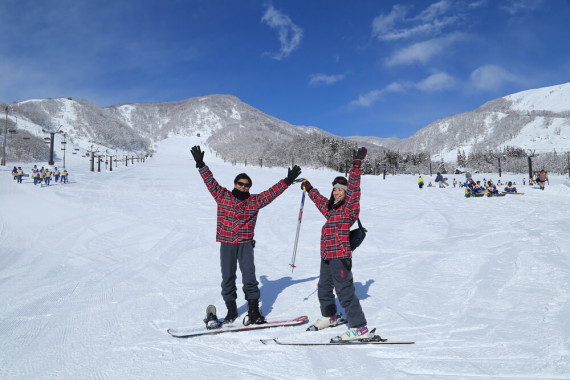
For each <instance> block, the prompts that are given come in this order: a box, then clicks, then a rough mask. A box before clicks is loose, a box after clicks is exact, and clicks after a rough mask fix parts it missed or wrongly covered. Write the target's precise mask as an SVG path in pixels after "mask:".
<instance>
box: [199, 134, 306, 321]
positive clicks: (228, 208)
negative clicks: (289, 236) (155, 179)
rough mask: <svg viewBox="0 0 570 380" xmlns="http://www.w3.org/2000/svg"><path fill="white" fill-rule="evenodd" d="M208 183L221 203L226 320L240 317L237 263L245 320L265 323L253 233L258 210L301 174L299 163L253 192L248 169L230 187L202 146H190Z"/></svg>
mask: <svg viewBox="0 0 570 380" xmlns="http://www.w3.org/2000/svg"><path fill="white" fill-rule="evenodd" d="M191 152H192V156H193V157H194V160H195V161H196V167H197V168H199V172H200V175H201V176H202V179H203V180H204V183H205V184H206V187H207V188H208V190H209V191H210V193H211V194H212V196H213V197H214V199H215V200H216V203H217V204H218V218H217V229H216V241H217V242H219V243H221V246H220V266H221V269H222V297H223V299H224V302H225V303H226V306H227V309H228V313H227V315H226V317H225V318H224V321H223V322H224V323H231V322H233V321H234V320H236V319H237V317H238V310H237V304H236V299H237V287H236V271H237V265H238V263H239V267H240V270H241V275H242V282H243V292H244V293H245V298H246V300H247V303H248V306H247V314H248V319H247V320H246V323H245V324H252V323H255V324H262V323H265V322H266V321H265V318H264V317H263V315H262V314H261V311H260V310H259V297H260V293H259V287H258V285H259V282H258V281H257V279H256V276H255V263H254V255H253V248H254V246H255V240H253V234H254V229H255V223H256V221H257V214H258V212H259V210H260V209H261V208H263V207H265V206H267V205H268V204H269V203H271V202H272V201H273V200H274V199H275V198H277V197H278V196H279V195H281V194H282V193H283V192H284V191H285V189H287V187H289V186H290V185H291V184H292V183H293V181H294V180H295V179H296V178H297V177H298V176H299V174H301V168H300V167H299V166H297V165H295V166H293V169H288V173H287V177H286V178H285V179H282V180H280V181H279V182H277V183H276V184H275V185H273V186H272V187H271V188H270V189H269V190H266V191H264V192H262V193H260V194H250V193H249V189H250V188H251V186H252V181H251V178H249V176H248V175H247V174H245V173H241V174H238V175H237V176H236V178H235V179H234V188H233V189H232V190H228V189H226V188H225V187H222V186H220V184H219V183H218V181H216V180H215V179H214V176H213V174H212V172H211V171H210V169H209V168H208V166H206V164H205V163H204V152H202V151H201V149H200V147H199V146H197V145H196V146H194V147H192V149H191Z"/></svg>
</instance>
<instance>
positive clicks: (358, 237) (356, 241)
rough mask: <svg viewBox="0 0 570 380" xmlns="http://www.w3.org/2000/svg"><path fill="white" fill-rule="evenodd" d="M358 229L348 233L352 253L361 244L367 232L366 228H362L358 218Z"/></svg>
mask: <svg viewBox="0 0 570 380" xmlns="http://www.w3.org/2000/svg"><path fill="white" fill-rule="evenodd" d="M357 221H358V228H356V229H354V230H352V231H350V235H349V240H350V250H351V251H354V250H355V249H356V248H358V246H359V245H360V244H361V243H362V241H363V240H364V238H365V237H366V233H367V232H368V231H367V230H366V228H364V227H362V223H360V218H358V220H357Z"/></svg>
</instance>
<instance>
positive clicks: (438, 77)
mask: <svg viewBox="0 0 570 380" xmlns="http://www.w3.org/2000/svg"><path fill="white" fill-rule="evenodd" d="M454 85H455V79H454V78H453V77H452V76H450V75H448V74H446V73H436V74H433V75H430V76H429V77H427V78H426V79H424V80H423V81H421V82H419V83H418V84H417V85H416V87H417V88H418V89H419V90H421V91H424V92H436V91H443V90H447V89H450V88H452V87H453V86H454Z"/></svg>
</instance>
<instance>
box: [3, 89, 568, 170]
mask: <svg viewBox="0 0 570 380" xmlns="http://www.w3.org/2000/svg"><path fill="white" fill-rule="evenodd" d="M569 99H570V83H565V84H561V85H557V86H552V87H545V88H539V89H534V90H528V91H523V92H520V93H516V94H512V95H509V96H505V97H502V98H498V99H495V100H492V101H489V102H487V103H486V104H484V105H482V106H481V107H479V108H477V109H475V110H473V111H471V112H465V113H461V114H458V115H453V116H449V117H446V118H444V119H441V120H437V121H435V122H433V123H431V124H429V125H428V126H426V127H425V128H423V129H421V130H419V131H418V132H417V133H416V134H415V135H413V136H411V137H409V138H407V139H397V138H380V137H373V136H372V137H351V138H346V139H343V138H340V137H336V136H333V135H331V134H330V133H328V132H325V131H323V130H321V129H319V128H316V127H306V126H296V125H292V124H290V123H288V122H286V121H282V120H279V119H277V118H274V117H272V116H270V115H267V114H265V113H263V112H262V111H260V110H257V109H255V108H253V107H251V106H250V105H248V104H246V103H244V102H242V101H240V100H239V99H238V98H237V97H235V96H232V95H208V96H201V97H196V98H190V99H187V100H183V101H179V102H165V103H133V104H121V105H115V106H111V107H105V108H101V107H98V106H97V105H95V104H93V103H90V102H88V101H86V100H75V99H64V98H61V99H42V100H28V101H24V102H17V103H13V104H10V105H8V107H9V112H8V124H9V127H10V128H15V129H17V130H21V131H22V132H27V133H30V134H31V135H32V137H35V140H34V138H32V139H28V140H31V142H30V141H28V142H26V143H25V144H23V143H22V142H18V139H17V138H16V140H17V141H15V142H14V143H10V144H9V154H12V155H13V156H15V158H17V159H20V160H26V159H28V160H29V159H30V158H32V157H25V154H27V153H28V152H29V151H30V149H26V147H27V146H29V145H30V144H32V142H33V143H34V144H35V145H38V141H39V142H40V143H41V142H42V140H43V138H44V137H46V136H47V135H46V133H45V132H42V130H45V129H51V130H56V129H58V128H59V129H60V130H61V132H65V133H66V136H67V139H68V141H67V142H68V144H71V145H68V148H71V147H73V148H74V149H75V150H81V151H87V150H93V149H99V151H106V150H107V151H109V150H111V151H112V150H114V151H120V150H122V151H124V152H133V153H137V154H143V153H152V151H153V149H154V146H155V144H156V143H157V142H158V141H162V140H164V139H165V138H167V137H169V136H194V135H198V134H201V135H203V136H206V137H208V138H207V140H206V143H207V145H208V146H209V147H210V148H211V149H213V150H214V151H216V153H217V154H219V155H220V156H221V157H222V158H224V159H225V160H229V161H237V160H240V161H241V162H243V161H246V162H256V163H257V161H258V160H260V159H261V158H263V159H264V160H266V161H264V162H265V163H267V164H268V165H280V166H283V165H287V164H288V163H290V162H291V159H292V157H293V156H297V155H299V154H301V153H300V152H306V151H307V150H310V151H311V152H313V153H315V152H316V154H317V155H318V154H320V155H331V156H332V155H333V154H334V152H335V151H336V150H339V151H341V152H344V150H347V149H349V148H350V147H352V146H353V145H355V144H356V143H358V144H363V145H365V146H368V147H369V148H373V150H375V151H376V152H379V155H381V154H382V152H383V149H384V148H387V149H390V150H394V151H399V152H411V153H419V152H426V151H427V152H429V154H430V155H431V156H432V158H435V159H438V160H441V159H442V158H443V159H444V160H445V161H455V160H456V158H457V152H458V151H461V152H465V153H466V154H467V155H469V154H471V153H474V152H483V151H488V150H499V149H502V148H505V147H518V148H522V149H525V150H526V149H528V150H531V151H532V150H534V151H537V152H553V151H554V150H556V151H557V152H567V151H570V102H569V101H568V100H569ZM16 124H17V128H16ZM20 136H23V135H20ZM323 138H334V139H336V141H337V142H334V143H333V145H334V144H338V141H343V142H344V143H343V144H345V146H342V147H341V148H340V149H337V148H336V147H333V149H332V152H333V153H331V147H330V145H331V142H330V140H329V141H324V140H323ZM57 139H58V141H62V139H63V137H62V136H61V135H58V137H57ZM26 144H27V145H26ZM40 145H41V144H40ZM325 145H328V146H327V149H328V150H326V149H321V148H322V147H323V146H325ZM16 148H17V149H19V151H15V150H14V149H16ZM374 148H375V149H374ZM10 149H12V150H10ZM319 149H321V150H319ZM350 149H351V148H350ZM38 150H41V149H39V148H38V149H35V150H34V152H36V151H38ZM45 152H46V150H45V149H43V153H42V154H44V155H45V154H46V153H45ZM56 153H57V152H56ZM34 154H35V155H34V157H33V158H35V159H39V158H40V157H38V156H37V155H38V154H40V153H37V152H36V153H34ZM313 155H315V154H313ZM371 157H372V155H371ZM301 160H302V161H303V162H304V163H311V162H309V161H308V159H307V158H306V157H305V158H303V157H301ZM343 160H344V159H342V161H343ZM375 160H376V161H381V160H382V158H375ZM318 164H323V162H322V160H321V162H319V163H317V165H318ZM325 164H326V163H325ZM329 166H330V165H329ZM330 167H334V166H330Z"/></svg>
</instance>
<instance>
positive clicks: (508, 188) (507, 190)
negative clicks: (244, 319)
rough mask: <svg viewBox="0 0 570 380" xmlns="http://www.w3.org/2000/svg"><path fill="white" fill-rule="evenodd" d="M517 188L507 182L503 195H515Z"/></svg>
mask: <svg viewBox="0 0 570 380" xmlns="http://www.w3.org/2000/svg"><path fill="white" fill-rule="evenodd" d="M516 192H517V188H516V187H515V186H514V185H513V183H512V182H509V183H508V184H507V186H505V193H516Z"/></svg>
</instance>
